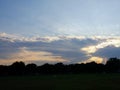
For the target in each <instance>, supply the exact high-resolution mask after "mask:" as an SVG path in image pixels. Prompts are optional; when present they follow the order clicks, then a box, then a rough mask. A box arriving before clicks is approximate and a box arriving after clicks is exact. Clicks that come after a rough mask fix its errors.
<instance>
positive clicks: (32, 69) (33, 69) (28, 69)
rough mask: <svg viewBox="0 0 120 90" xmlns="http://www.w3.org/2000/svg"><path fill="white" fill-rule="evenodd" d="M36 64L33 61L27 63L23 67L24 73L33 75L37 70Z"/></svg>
mask: <svg viewBox="0 0 120 90" xmlns="http://www.w3.org/2000/svg"><path fill="white" fill-rule="evenodd" d="M36 69H37V65H36V64H34V63H31V64H27V65H26V68H25V73H26V74H28V75H34V74H36V72H37V70H36Z"/></svg>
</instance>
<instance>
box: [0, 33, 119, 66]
mask: <svg viewBox="0 0 120 90" xmlns="http://www.w3.org/2000/svg"><path fill="white" fill-rule="evenodd" d="M119 49H120V37H119V36H113V37H111V36H109V37H106V36H90V37H85V36H46V37H40V36H33V37H23V36H20V35H13V34H12V35H11V34H6V33H0V62H1V63H11V62H13V61H16V60H23V61H25V62H34V63H37V64H38V63H39V64H43V63H46V62H48V63H50V62H52V63H53V62H59V61H60V62H65V63H79V62H89V61H96V62H98V63H99V62H105V60H106V59H107V58H110V57H115V56H118V53H117V52H119ZM109 52H111V53H109ZM108 53H109V54H108Z"/></svg>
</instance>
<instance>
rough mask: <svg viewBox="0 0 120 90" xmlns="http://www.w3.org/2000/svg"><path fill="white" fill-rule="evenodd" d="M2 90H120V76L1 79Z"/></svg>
mask: <svg viewBox="0 0 120 90" xmlns="http://www.w3.org/2000/svg"><path fill="white" fill-rule="evenodd" d="M0 90H120V74H79V75H57V76H55V75H49V76H24V77H23V76H21V77H20V76H18V77H0Z"/></svg>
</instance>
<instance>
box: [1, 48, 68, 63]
mask: <svg viewBox="0 0 120 90" xmlns="http://www.w3.org/2000/svg"><path fill="white" fill-rule="evenodd" d="M15 61H23V62H26V63H30V62H38V63H39V64H41V63H56V62H67V59H65V58H63V57H62V56H56V55H54V54H52V53H50V52H45V51H40V52H38V51H36V52H35V51H30V50H27V48H26V47H23V48H20V51H19V52H17V53H12V54H10V55H9V57H6V58H4V59H3V58H0V62H1V63H2V64H10V63H13V62H15Z"/></svg>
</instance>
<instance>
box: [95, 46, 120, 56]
mask: <svg viewBox="0 0 120 90" xmlns="http://www.w3.org/2000/svg"><path fill="white" fill-rule="evenodd" d="M93 55H95V56H100V57H103V58H110V57H118V58H120V47H115V46H107V47H104V48H102V49H99V50H98V51H97V52H96V53H94V54H93Z"/></svg>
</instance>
